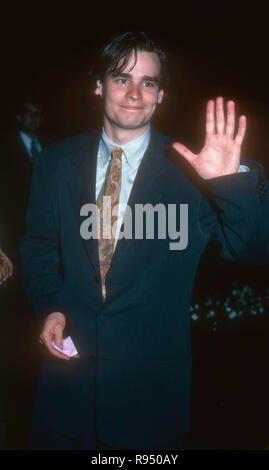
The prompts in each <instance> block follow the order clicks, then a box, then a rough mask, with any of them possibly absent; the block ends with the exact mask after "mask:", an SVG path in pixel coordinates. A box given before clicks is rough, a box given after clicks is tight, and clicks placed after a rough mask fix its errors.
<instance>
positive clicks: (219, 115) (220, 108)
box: [216, 96, 224, 134]
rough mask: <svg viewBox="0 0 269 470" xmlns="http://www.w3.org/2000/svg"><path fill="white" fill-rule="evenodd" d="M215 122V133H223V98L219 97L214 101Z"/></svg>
mask: <svg viewBox="0 0 269 470" xmlns="http://www.w3.org/2000/svg"><path fill="white" fill-rule="evenodd" d="M216 121H217V123H216V124H217V125H216V127H217V133H218V134H223V133H224V111H223V98H222V97H221V96H220V97H219V98H217V100H216Z"/></svg>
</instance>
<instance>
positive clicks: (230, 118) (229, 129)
mask: <svg viewBox="0 0 269 470" xmlns="http://www.w3.org/2000/svg"><path fill="white" fill-rule="evenodd" d="M234 122H235V118H234V102H233V101H228V103H227V125H226V134H227V135H228V136H230V137H231V138H233V135H234Z"/></svg>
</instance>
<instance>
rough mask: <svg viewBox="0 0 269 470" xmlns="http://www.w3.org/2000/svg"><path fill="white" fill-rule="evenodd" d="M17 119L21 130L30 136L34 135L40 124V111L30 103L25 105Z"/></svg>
mask: <svg viewBox="0 0 269 470" xmlns="http://www.w3.org/2000/svg"><path fill="white" fill-rule="evenodd" d="M17 119H18V121H19V123H20V127H21V130H22V131H24V132H25V133H26V134H30V135H35V134H36V133H37V132H38V130H39V128H40V126H41V123H42V115H41V113H40V110H39V108H37V107H36V106H34V105H33V104H32V103H25V105H24V109H23V112H22V113H21V114H20V115H18V116H17Z"/></svg>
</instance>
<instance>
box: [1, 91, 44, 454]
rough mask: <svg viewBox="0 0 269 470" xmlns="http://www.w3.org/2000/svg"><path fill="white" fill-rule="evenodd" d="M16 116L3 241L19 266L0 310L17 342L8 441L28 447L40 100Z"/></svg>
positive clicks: (7, 152)
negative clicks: (29, 290) (31, 220)
mask: <svg viewBox="0 0 269 470" xmlns="http://www.w3.org/2000/svg"><path fill="white" fill-rule="evenodd" d="M16 120H17V123H18V130H17V132H14V133H11V134H9V135H7V136H5V137H4V138H3V139H2V141H1V157H2V165H1V187H0V193H1V197H0V213H1V225H2V231H3V237H2V238H1V242H2V248H3V250H4V251H5V253H7V255H8V256H9V258H10V259H11V261H12V263H13V266H14V275H13V278H12V279H11V280H10V282H9V283H8V284H7V286H5V292H4V293H3V295H2V296H1V311H2V316H5V322H6V324H5V328H4V333H3V334H5V337H8V338H10V337H11V335H10V331H12V337H13V340H14V342H13V343H12V344H11V343H10V342H9V343H8V342H6V346H5V354H4V356H2V357H5V363H7V369H8V373H9V393H8V399H9V429H8V446H9V447H12V448H14V447H15V448H25V447H27V445H28V444H27V434H28V435H29V432H28V433H27V420H28V428H29V419H30V416H31V412H30V410H31V407H32V398H31V395H32V396H33V395H34V388H35V382H36V380H37V370H38V367H39V366H38V364H37V363H36V364H31V367H30V366H29V360H30V357H33V347H32V346H31V347H30V346H29V344H30V343H29V341H25V339H26V337H27V336H28V335H29V336H30V337H32V336H33V334H34V333H33V332H34V331H35V326H34V315H33V313H32V311H31V307H30V305H29V303H28V302H27V299H26V296H25V293H24V292H23V288H22V281H21V260H20V252H19V244H20V240H21V238H22V236H23V234H24V221H25V214H26V207H27V201H28V196H29V190H30V183H31V177H32V170H33V166H34V162H35V160H36V158H37V157H38V155H39V154H40V152H41V150H42V148H43V143H42V144H41V141H40V137H39V133H40V129H41V125H42V123H43V117H42V113H41V111H40V108H39V106H38V105H37V104H35V103H34V102H33V101H32V100H30V99H27V100H25V101H24V102H23V103H22V105H21V106H20V110H19V113H18V115H17V116H16ZM35 349H36V348H35ZM35 352H36V351H35ZM33 368H35V370H36V371H35V372H33ZM30 371H31V373H30ZM28 372H29V373H30V375H28Z"/></svg>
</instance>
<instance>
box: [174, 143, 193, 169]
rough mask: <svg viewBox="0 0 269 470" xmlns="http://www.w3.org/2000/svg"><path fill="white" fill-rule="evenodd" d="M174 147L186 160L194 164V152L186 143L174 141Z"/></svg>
mask: <svg viewBox="0 0 269 470" xmlns="http://www.w3.org/2000/svg"><path fill="white" fill-rule="evenodd" d="M172 147H173V149H175V150H176V152H177V153H179V154H180V155H181V156H182V157H184V158H186V160H187V161H188V162H189V163H190V164H192V163H193V160H194V159H195V155H194V153H192V152H191V151H190V150H189V149H188V148H187V147H185V145H182V144H180V143H179V142H174V143H173V145H172Z"/></svg>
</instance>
